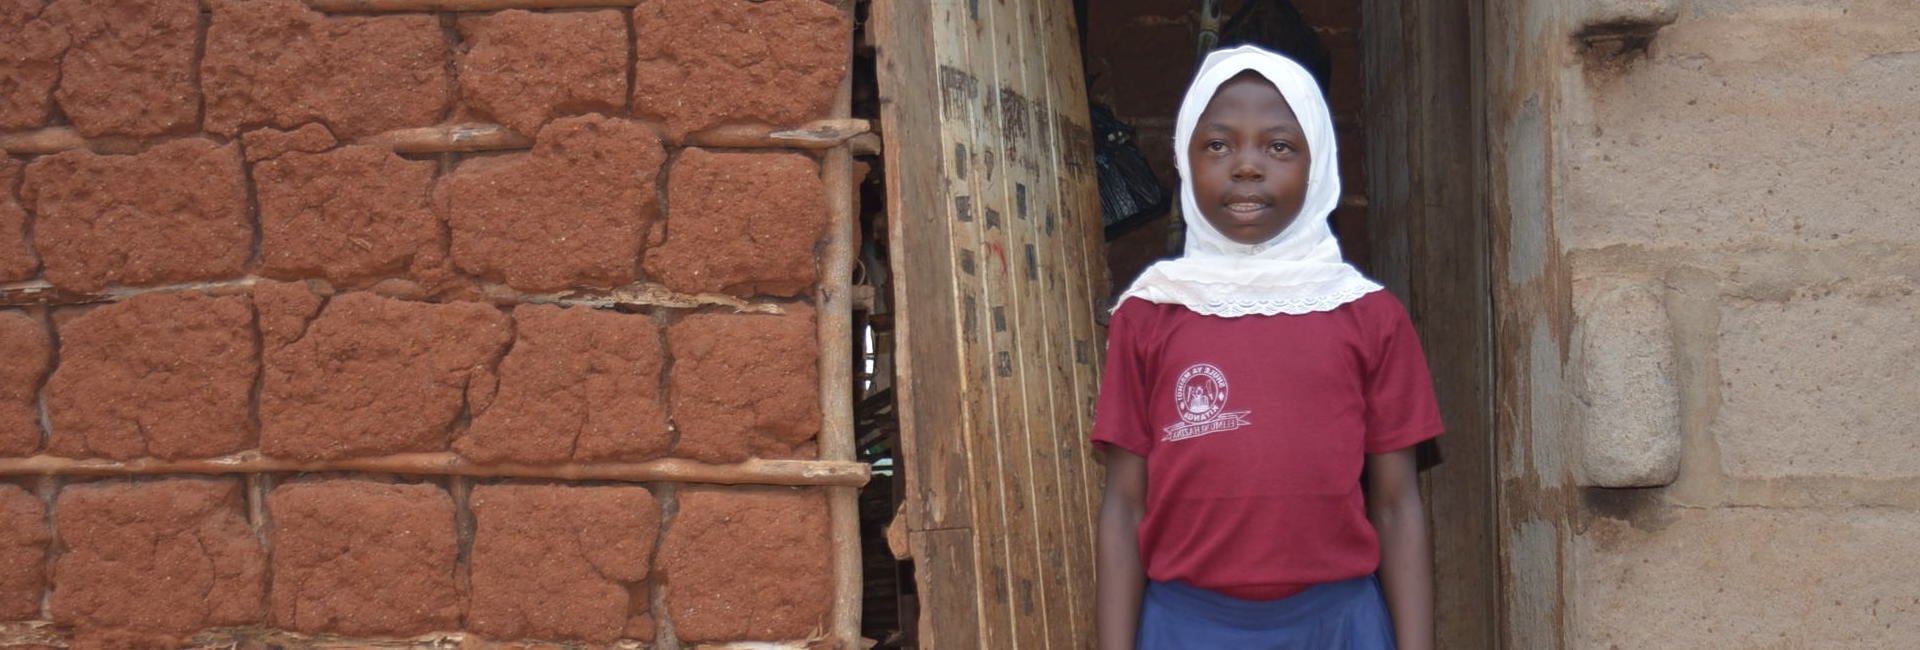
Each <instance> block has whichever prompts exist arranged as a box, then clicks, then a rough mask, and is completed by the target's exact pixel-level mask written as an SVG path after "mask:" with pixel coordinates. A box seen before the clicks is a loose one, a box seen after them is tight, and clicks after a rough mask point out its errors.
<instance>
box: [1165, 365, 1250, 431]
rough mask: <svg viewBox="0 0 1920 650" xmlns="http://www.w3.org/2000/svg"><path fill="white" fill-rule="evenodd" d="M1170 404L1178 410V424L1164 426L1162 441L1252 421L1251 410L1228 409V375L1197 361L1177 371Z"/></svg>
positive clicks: (1233, 427) (1219, 429)
mask: <svg viewBox="0 0 1920 650" xmlns="http://www.w3.org/2000/svg"><path fill="white" fill-rule="evenodd" d="M1173 403H1174V406H1175V407H1176V408H1178V409H1179V410H1180V420H1181V422H1180V423H1179V424H1175V425H1173V426H1169V427H1166V429H1165V431H1166V432H1167V435H1166V437H1164V438H1161V439H1160V440H1161V441H1162V442H1177V441H1181V440H1186V439H1188V438H1198V437H1200V436H1204V435H1207V434H1210V433H1219V432H1222V431H1232V430H1234V429H1238V428H1240V427H1244V426H1247V425H1248V424H1252V423H1251V422H1248V421H1247V414H1248V413H1252V411H1234V412H1231V413H1227V412H1225V411H1226V410H1227V374H1226V373H1223V372H1220V369H1219V368H1216V367H1214V365H1213V364H1211V363H1197V364H1194V365H1193V366H1191V367H1189V368H1187V369H1186V371H1185V372H1182V373H1180V380H1179V381H1177V382H1174V385H1173Z"/></svg>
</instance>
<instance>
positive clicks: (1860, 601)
mask: <svg viewBox="0 0 1920 650" xmlns="http://www.w3.org/2000/svg"><path fill="white" fill-rule="evenodd" d="M1566 6H1567V7H1568V8H1567V9H1566V11H1565V13H1564V14H1563V16H1565V17H1567V18H1568V19H1569V21H1570V23H1572V24H1570V29H1572V30H1578V29H1580V28H1581V27H1582V25H1581V24H1579V22H1580V21H1590V23H1591V25H1599V26H1601V27H1603V28H1622V27H1624V28H1626V29H1629V30H1632V29H1643V28H1646V27H1647V26H1648V25H1652V26H1653V27H1657V29H1646V30H1645V31H1644V32H1643V33H1647V34H1651V35H1652V37H1651V40H1650V41H1648V42H1645V43H1643V45H1644V49H1636V45H1635V44H1633V43H1631V39H1628V40H1627V41H1614V42H1610V43H1605V44H1603V47H1600V48H1597V49H1595V50H1593V51H1587V52H1572V53H1569V56H1568V57H1567V63H1568V65H1567V66H1566V67H1565V68H1564V70H1563V71H1562V75H1561V76H1560V78H1559V80H1558V99H1557V102H1556V104H1555V105H1554V106H1553V109H1552V110H1553V123H1554V127H1553V128H1554V141H1555V143H1556V144H1555V145H1554V150H1553V156H1554V159H1555V164H1554V165H1553V167H1552V169H1553V172H1552V176H1551V178H1550V183H1551V186H1552V190H1551V192H1552V196H1553V198H1552V207H1553V212H1554V214H1555V217H1554V220H1553V225H1554V229H1555V230H1554V236H1555V237H1557V245H1558V246H1559V247H1560V249H1561V251H1562V252H1563V253H1564V254H1565V263H1566V265H1567V270H1568V273H1569V274H1570V276H1571V277H1570V279H1571V287H1572V288H1571V295H1572V302H1573V308H1574V312H1573V313H1574V334H1573V338H1574V343H1573V344H1572V345H1571V346H1570V348H1571V349H1572V350H1573V358H1574V359H1576V360H1577V361H1576V362H1575V363H1572V364H1570V365H1569V366H1568V367H1567V369H1566V371H1565V372H1566V380H1567V382H1568V384H1569V385H1570V386H1572V387H1573V388H1574V390H1573V391H1572V394H1573V396H1574V397H1575V398H1576V399H1577V401H1578V403H1577V404H1576V405H1575V408H1576V409H1577V410H1578V411H1579V412H1580V413H1582V417H1580V418H1577V420H1578V422H1579V426H1577V427H1576V435H1577V438H1578V439H1577V440H1576V441H1574V442H1573V444H1572V445H1571V446H1570V447H1569V457H1577V458H1579V460H1580V463H1579V465H1580V467H1579V469H1578V470H1577V474H1576V480H1578V481H1579V482H1580V484H1581V485H1583V486H1585V487H1582V488H1581V489H1580V491H1579V496H1578V499H1577V501H1578V503H1577V505H1576V511H1575V514H1574V520H1573V522H1572V525H1573V531H1572V536H1571V545H1572V550H1571V554H1570V556H1569V559H1570V560H1571V566H1570V567H1569V569H1568V571H1569V575H1570V585H1569V586H1568V592H1567V593H1568V607H1569V611H1570V615H1569V618H1568V623H1569V625H1570V628H1571V629H1570V630H1569V631H1568V632H1569V634H1568V638H1570V639H1572V640H1573V641H1574V644H1575V645H1576V646H1577V647H1586V648H1616V647H1618V648H1705V647H1756V648H1757V647H1794V648H1800V647H1847V648H1893V647H1907V646H1908V645H1910V644H1911V643H1912V642H1913V639H1915V638H1920V592H1916V591H1915V589H1914V588H1913V585H1914V584H1915V583H1916V581H1920V559H1916V557H1915V556H1914V554H1913V553H1912V552H1911V547H1912V542H1913V540H1914V539H1915V538H1916V534H1920V336H1916V335H1915V332H1920V230H1916V229H1915V228H1913V227H1912V224H1913V223H1915V220H1916V218H1920V204H1916V203H1915V202H1914V201H1913V200H1912V197H1913V181H1912V178H1913V175H1914V171H1913V170H1914V165H1915V164H1916V163H1920V158H1917V157H1916V156H1917V155H1920V153H1916V152H1920V130H1916V129H1915V128H1914V125H1915V124H1916V123H1920V101H1917V100H1920V82H1917V81H1916V80H1920V54H1916V52H1920V14H1917V13H1915V12H1914V11H1913V7H1912V6H1911V3H1907V2H1901V1H1899V0H1841V1H1837V2H1817V3H1815V2H1786V1H1782V0H1713V1H1707V0H1695V1H1693V2H1686V3H1566ZM1596 7H1597V8H1596ZM1614 9H1617V10H1618V11H1617V12H1615V13H1617V14H1618V15H1613V14H1609V13H1608V12H1609V11H1612V10H1614ZM1603 31H1604V29H1603ZM1569 43H1570V45H1569V47H1572V48H1575V49H1576V50H1578V49H1580V48H1581V47H1582V45H1581V44H1580V43H1579V42H1577V41H1569Z"/></svg>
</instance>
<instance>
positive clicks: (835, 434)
mask: <svg viewBox="0 0 1920 650" xmlns="http://www.w3.org/2000/svg"><path fill="white" fill-rule="evenodd" d="M853 4H854V3H853V2H851V1H843V2H842V3H841V10H842V11H844V12H846V15H847V24H848V25H852V24H854V12H853ZM846 38H847V49H848V51H849V52H851V51H852V50H853V31H852V30H848V32H847V34H846ZM852 112H853V61H852V60H851V57H849V60H848V61H847V74H846V75H845V76H844V77H842V78H841V80H840V91H839V94H837V95H836V96H835V97H834V104H833V113H832V117H833V118H836V119H837V120H840V121H843V122H845V123H846V125H847V126H846V128H843V129H841V130H840V131H838V132H836V133H834V134H832V135H835V136H838V137H839V141H838V143H837V144H840V146H836V147H834V148H832V149H829V150H827V155H826V158H825V159H824V160H823V161H822V169H821V179H822V181H824V182H825V184H826V186H827V197H828V198H827V201H828V203H827V210H828V215H829V219H828V222H827V223H828V226H827V227H828V228H829V231H828V233H827V237H828V240H827V242H828V243H827V249H826V260H825V262H824V263H823V264H822V265H821V267H822V268H821V278H822V279H821V283H820V301H819V306H818V312H817V313H818V314H820V388H821V390H820V411H821V414H822V417H823V418H824V420H825V422H824V423H823V425H824V426H823V428H822V429H821V432H822V433H823V434H824V435H822V436H821V440H820V457H821V458H822V459H824V460H828V461H841V462H846V461H854V460H856V458H857V456H856V455H855V454H856V453H857V450H856V449H855V446H856V443H855V438H856V437H857V434H856V433H855V432H854V430H853V304H852V298H853V296H852V293H853V256H854V251H856V250H858V242H855V241H854V240H853V238H854V230H855V226H856V224H857V220H858V219H859V218H860V215H858V214H854V205H853V204H854V201H853V191H854V190H853V151H852V149H853V147H852V146H851V144H849V143H847V142H846V140H847V139H848V138H851V137H853V136H857V135H860V134H863V133H868V132H869V131H871V130H872V127H871V125H869V124H867V122H866V120H847V119H846V118H848V117H849V116H850V115H851V114H852ZM834 121H835V120H827V121H826V122H834ZM815 124H822V123H820V122H816V123H815ZM827 520H828V522H829V525H830V526H831V528H830V531H831V533H830V534H831V538H832V548H833V558H832V566H833V608H832V613H831V616H832V621H831V625H832V627H831V628H829V629H828V630H827V635H828V637H829V638H833V639H836V640H838V641H839V647H840V648H843V649H845V650H854V649H857V648H860V647H862V645H861V639H860V613H861V610H862V609H863V597H864V596H865V594H864V588H865V582H864V581H863V580H862V575H861V568H862V563H861V560H860V490H859V489H858V488H852V487H836V488H830V489H828V490H827Z"/></svg>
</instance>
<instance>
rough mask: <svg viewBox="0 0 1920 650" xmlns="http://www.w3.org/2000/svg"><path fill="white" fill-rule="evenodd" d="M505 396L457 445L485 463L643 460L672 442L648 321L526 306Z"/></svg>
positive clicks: (505, 374) (485, 409)
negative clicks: (661, 401) (661, 398)
mask: <svg viewBox="0 0 1920 650" xmlns="http://www.w3.org/2000/svg"><path fill="white" fill-rule="evenodd" d="M513 320H514V344H513V349H512V351H511V352H509V353H508V354H507V357H506V359H505V360H504V361H502V362H501V364H500V373H499V374H500V390H499V392H498V393H497V394H495V395H494V396H493V398H492V399H491V400H477V401H476V403H475V404H474V405H473V412H474V416H473V425H472V427H471V428H470V429H468V431H467V433H466V435H464V436H462V437H461V438H460V440H458V441H457V442H455V443H454V449H455V450H457V451H459V452H460V454H461V455H462V456H466V457H467V458H471V459H473V460H477V461H480V462H516V463H558V462H565V461H567V460H581V461H597V460H621V461H637V460H646V459H648V458H652V457H655V456H659V455H661V454H663V453H666V451H667V446H668V445H669V444H670V443H672V436H671V435H670V434H669V432H668V431H667V418H666V412H665V408H663V406H662V405H661V403H660V332H659V328H658V326H656V325H655V324H654V322H653V319H652V318H650V317H647V316H643V315H628V314H619V313H614V312H608V311H595V310H591V309H586V308H583V307H576V308H572V309H562V308H560V307H555V306H552V305H522V306H520V307H517V308H515V309H514V310H513Z"/></svg>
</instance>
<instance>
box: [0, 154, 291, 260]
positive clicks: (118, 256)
mask: <svg viewBox="0 0 1920 650" xmlns="http://www.w3.org/2000/svg"><path fill="white" fill-rule="evenodd" d="M21 197H22V198H23V199H25V200H26V202H27V205H29V206H30V207H31V209H32V211H33V213H34V223H33V233H34V235H33V236H34V246H35V247H36V248H38V250H39V253H40V260H41V261H42V262H43V263H45V265H46V271H45V274H46V279H47V281H48V282H51V283H53V284H54V285H55V286H58V287H61V288H63V289H73V290H77V291H97V290H99V289H102V288H105V287H107V286H111V285H126V286H140V285H156V284H170V283H179V282H193V281H201V280H221V279H227V278H232V277H236V276H239V275H241V274H242V273H243V272H244V269H245V266H246V263H247V257H248V256H249V255H250V254H251V250H250V249H251V248H252V246H253V226H252V224H251V223H249V222H248V219H247V190H246V185H245V182H244V181H243V180H242V178H241V171H240V151H239V148H238V147H236V146H234V145H232V144H227V145H219V144H215V143H213V142H211V141H207V140H200V139H188V140H176V141H172V142H168V143H165V144H160V145H156V146H154V147H153V148H151V149H148V150H147V151H146V152H144V153H141V154H138V155H131V156H101V155H96V154H93V153H91V152H86V151H68V152H64V153H59V154H55V155H52V156H47V157H45V158H41V159H39V160H36V161H34V162H33V163H32V164H30V165H27V173H26V182H25V183H24V184H23V185H22V187H21Z"/></svg>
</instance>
